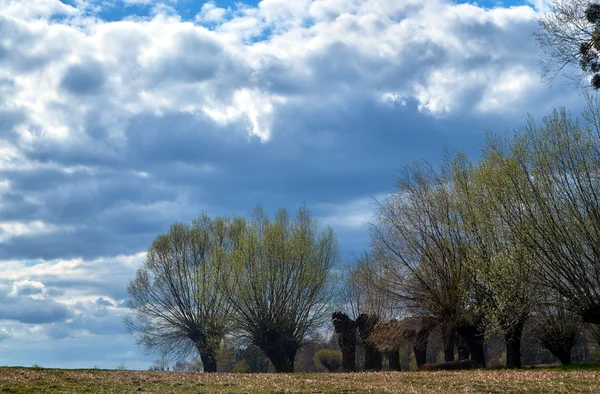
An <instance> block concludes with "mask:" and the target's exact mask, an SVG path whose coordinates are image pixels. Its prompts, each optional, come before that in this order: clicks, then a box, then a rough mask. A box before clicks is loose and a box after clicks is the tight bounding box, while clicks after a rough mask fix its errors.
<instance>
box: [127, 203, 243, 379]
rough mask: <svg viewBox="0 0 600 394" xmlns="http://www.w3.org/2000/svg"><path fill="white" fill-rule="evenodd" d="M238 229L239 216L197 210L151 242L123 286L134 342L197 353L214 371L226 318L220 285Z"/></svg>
mask: <svg viewBox="0 0 600 394" xmlns="http://www.w3.org/2000/svg"><path fill="white" fill-rule="evenodd" d="M244 229H245V222H244V220H243V219H233V220H231V219H227V218H216V219H214V220H213V219H211V218H209V217H208V216H207V215H206V214H204V213H203V214H202V215H201V216H200V217H199V218H197V219H196V220H194V221H193V222H192V223H191V224H184V223H175V224H173V225H172V226H171V228H170V229H169V231H168V233H166V234H162V235H159V236H158V237H157V238H156V239H155V240H154V241H153V242H152V245H151V246H150V249H149V250H148V254H147V257H146V261H145V263H144V265H143V266H142V267H141V268H140V269H139V270H138V271H137V273H136V277H135V278H134V279H133V280H132V281H131V282H130V283H129V286H128V288H127V291H128V294H129V298H128V300H129V307H130V308H131V313H130V315H129V316H127V318H126V320H125V323H126V326H127V328H128V330H129V331H130V332H132V333H134V334H136V335H137V339H138V343H139V344H140V345H142V346H144V347H145V348H146V349H147V350H149V351H156V352H159V353H161V354H164V355H170V356H171V357H172V358H173V357H177V358H180V359H181V358H185V357H186V356H188V355H189V354H193V353H196V352H197V354H199V355H200V356H201V357H203V361H204V364H205V370H207V371H212V370H215V369H216V361H215V357H216V353H217V350H218V349H219V346H220V343H221V340H222V339H223V337H224V335H225V334H226V333H227V332H228V331H229V329H230V326H231V320H232V319H231V306H230V304H229V303H228V302H227V301H226V299H225V296H224V294H223V291H222V287H223V284H224V281H225V277H226V274H227V273H228V272H229V269H228V262H229V260H230V257H229V256H230V255H231V254H232V253H234V252H235V251H236V250H237V248H238V246H239V244H240V238H241V236H242V234H243V232H244Z"/></svg>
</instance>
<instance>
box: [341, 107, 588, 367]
mask: <svg viewBox="0 0 600 394" xmlns="http://www.w3.org/2000/svg"><path fill="white" fill-rule="evenodd" d="M588 104H589V105H588V108H587V110H586V111H585V113H584V114H583V116H582V118H581V119H573V118H572V117H571V115H570V114H569V113H568V112H567V111H565V110H559V111H554V112H553V113H552V114H551V115H550V116H547V117H545V118H544V119H543V121H542V123H541V124H540V125H537V124H536V123H535V122H534V121H533V120H532V119H529V121H528V122H527V124H526V125H525V126H524V127H523V128H522V130H520V131H519V132H518V133H515V134H514V135H512V136H507V135H491V134H490V135H489V136H488V139H487V142H486V146H485V147H484V149H483V151H482V158H481V159H480V160H478V161H477V162H472V161H470V160H469V159H468V158H467V157H466V156H465V155H464V154H461V153H457V154H454V155H452V156H450V157H448V158H447V159H446V160H444V162H443V164H442V165H440V166H438V167H434V166H432V165H430V164H428V163H425V162H418V163H414V164H411V165H408V166H406V167H405V168H404V169H403V171H402V174H401V176H400V177H399V179H398V180H397V187H396V190H395V191H394V192H393V193H392V194H390V195H389V196H388V197H387V198H386V199H385V200H384V201H381V202H380V204H379V209H378V212H377V222H376V223H375V224H373V225H372V226H371V244H372V248H371V250H370V251H369V252H368V253H366V254H365V255H364V256H362V257H361V258H359V259H358V265H357V266H356V268H354V272H353V273H352V275H353V276H354V278H353V279H352V282H353V283H354V286H355V289H354V290H353V292H354V293H359V294H360V293H361V292H362V293H363V294H362V295H361V297H359V298H361V299H362V303H363V305H362V310H363V311H365V313H363V314H359V315H358V319H357V320H356V321H355V323H354V324H353V323H352V322H345V323H344V325H345V326H344V328H342V327H341V326H340V327H339V328H338V329H337V331H338V333H339V335H346V336H347V335H351V334H349V333H350V332H351V330H352V329H353V327H354V326H356V327H357V329H358V331H359V335H364V334H362V333H360V319H363V320H364V319H365V318H366V317H368V318H370V319H375V320H377V321H379V320H381V316H386V315H387V316H398V315H400V316H404V318H400V319H395V320H393V321H392V322H387V323H386V324H379V325H376V326H373V328H372V329H371V330H370V335H371V338H370V341H371V344H372V345H374V346H375V347H379V348H380V349H381V348H382V349H394V348H398V347H400V346H402V345H403V344H405V343H407V342H410V341H412V342H413V343H414V352H415V358H416V359H417V363H419V364H423V363H425V360H424V355H423V354H424V351H425V349H426V346H427V345H426V344H427V338H428V336H429V335H430V334H431V333H432V332H436V333H437V335H439V336H440V337H441V341H442V343H443V348H444V359H445V361H447V362H449V361H454V359H455V356H456V354H457V355H458V358H459V359H470V360H471V361H472V362H473V363H474V364H477V365H480V366H485V357H484V342H485V340H486V338H487V337H489V336H490V335H492V334H494V333H501V334H502V336H503V337H504V340H505V345H506V365H507V366H509V367H520V366H521V338H522V335H523V329H524V327H525V324H526V323H527V322H528V320H529V319H535V321H536V322H537V324H536V326H537V327H538V328H537V333H536V334H537V336H538V338H539V340H540V341H541V343H542V345H543V346H544V347H546V348H547V349H548V350H550V351H551V352H552V354H554V355H555V356H556V357H557V358H558V359H559V360H560V361H561V362H563V363H569V362H570V360H571V359H570V352H571V348H572V347H573V346H574V345H575V342H576V340H577V337H578V336H579V334H580V332H581V330H582V328H583V325H584V324H590V325H593V326H592V327H591V328H592V329H595V330H597V327H598V324H600V200H599V199H600V111H599V106H598V102H597V101H595V100H594V99H592V98H591V97H590V98H589V100H588ZM355 298H356V296H355ZM336 319H337V321H340V317H339V316H338V317H335V316H334V321H336ZM338 324H341V323H338ZM342 333H344V334H342ZM340 345H341V347H342V351H344V345H342V341H340ZM350 351H351V350H350V349H348V350H346V352H350ZM348 354H349V353H348ZM348 357H350V356H348ZM350 358H351V357H350Z"/></svg>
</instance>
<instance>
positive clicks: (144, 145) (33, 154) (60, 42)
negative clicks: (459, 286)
mask: <svg viewBox="0 0 600 394" xmlns="http://www.w3.org/2000/svg"><path fill="white" fill-rule="evenodd" d="M544 8H545V5H544V1H543V0H539V1H525V0H522V1H517V0H514V1H504V2H502V1H482V2H478V3H475V2H452V1H450V0H397V1H390V0H263V1H261V2H257V1H247V2H235V3H234V2H229V1H225V0H215V1H214V2H204V1H199V0H60V1H59V0H0V365H24V366H31V365H33V364H34V363H37V364H40V365H43V366H45V367H93V366H98V367H105V368H114V367H116V366H117V365H119V364H122V363H123V364H125V365H127V366H128V367H129V368H141V369H145V368H147V367H148V366H149V365H150V364H151V362H152V360H154V359H155V358H156V357H155V356H148V355H144V353H143V351H141V350H140V349H138V348H137V347H136V346H135V344H134V341H133V339H132V338H130V337H129V336H128V335H127V334H126V333H125V331H124V328H123V324H122V319H123V316H124V314H125V313H126V310H125V308H124V300H125V297H126V291H125V287H126V284H127V282H128V280H129V279H130V278H132V276H133V275H134V273H135V270H136V269H137V267H139V265H140V264H141V263H142V262H143V260H144V251H145V250H146V249H147V247H148V245H149V243H150V242H151V240H152V239H153V238H154V237H155V236H156V235H157V234H159V233H160V232H164V231H165V230H167V228H168V226H169V224H171V223H172V222H174V221H188V220H191V219H192V218H193V217H195V216H197V215H198V214H199V213H200V212H201V211H202V210H204V211H206V212H208V213H209V214H210V215H211V216H216V215H247V214H249V213H250V212H251V211H252V209H253V207H254V206H255V205H256V204H258V203H260V204H262V205H263V206H264V207H265V208H266V209H267V210H269V211H270V212H272V211H274V210H275V209H276V208H278V207H286V208H288V209H291V210H295V209H296V208H297V207H298V206H300V205H301V204H306V205H307V206H308V207H309V209H310V210H311V211H312V212H313V214H315V215H316V216H317V217H319V218H320V219H321V221H322V222H324V223H326V224H330V225H331V226H333V227H334V229H335V230H336V233H337V234H338V239H339V244H340V249H341V254H342V256H343V257H344V258H350V257H351V256H353V255H354V254H356V253H359V252H360V251H361V250H363V249H364V248H365V247H366V246H367V245H368V233H367V228H368V222H369V221H370V220H371V218H372V215H373V212H374V206H375V203H374V199H375V198H376V197H377V196H380V195H382V194H384V193H387V192H389V191H391V190H392V188H393V186H394V178H395V177H396V175H397V171H398V169H399V168H400V167H401V166H402V165H403V164H405V163H408V162H410V161H412V160H415V159H421V158H424V159H427V160H430V161H433V162H437V161H439V160H440V158H441V157H442V152H443V150H444V149H449V150H455V149H462V150H464V151H466V152H467V153H469V154H470V155H472V156H474V157H476V156H477V155H478V152H479V148H480V146H481V144H482V142H483V140H484V134H485V130H494V131H503V130H507V129H512V128H515V127H517V126H518V125H519V124H522V123H523V122H524V120H525V117H526V114H527V113H531V114H533V115H534V116H536V117H538V118H539V117H541V116H542V115H544V114H547V113H548V112H549V111H550V110H551V109H552V108H553V107H558V106H566V107H568V108H570V109H571V110H573V112H578V110H579V108H580V107H581V101H582V100H581V97H580V95H579V93H578V92H576V91H575V90H574V88H573V87H572V86H569V85H568V84H566V83H564V81H562V80H556V81H555V82H554V83H553V84H552V86H548V85H547V84H544V83H542V82H541V81H540V77H539V66H538V60H539V49H538V48H537V46H536V43H535V42H534V40H533V38H532V32H533V30H534V29H535V27H536V18H537V17H538V16H539V13H540V12H542V11H543V9H544Z"/></svg>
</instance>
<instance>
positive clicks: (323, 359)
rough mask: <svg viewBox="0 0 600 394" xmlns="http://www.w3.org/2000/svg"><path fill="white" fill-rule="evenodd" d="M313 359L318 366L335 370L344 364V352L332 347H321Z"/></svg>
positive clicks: (330, 370) (331, 370)
mask: <svg viewBox="0 0 600 394" xmlns="http://www.w3.org/2000/svg"><path fill="white" fill-rule="evenodd" d="M313 361H314V362H315V365H316V366H317V368H319V369H326V370H327V371H329V372H335V371H337V370H338V369H339V368H340V366H341V365H342V352H340V351H337V350H331V349H321V350H319V351H317V352H316V353H315V355H314V356H313Z"/></svg>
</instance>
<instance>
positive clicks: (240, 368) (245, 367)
mask: <svg viewBox="0 0 600 394" xmlns="http://www.w3.org/2000/svg"><path fill="white" fill-rule="evenodd" d="M231 372H233V373H250V372H252V370H251V369H250V364H248V361H246V359H245V358H243V359H241V360H240V361H238V362H237V363H235V364H234V365H233V369H232V371H231Z"/></svg>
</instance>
